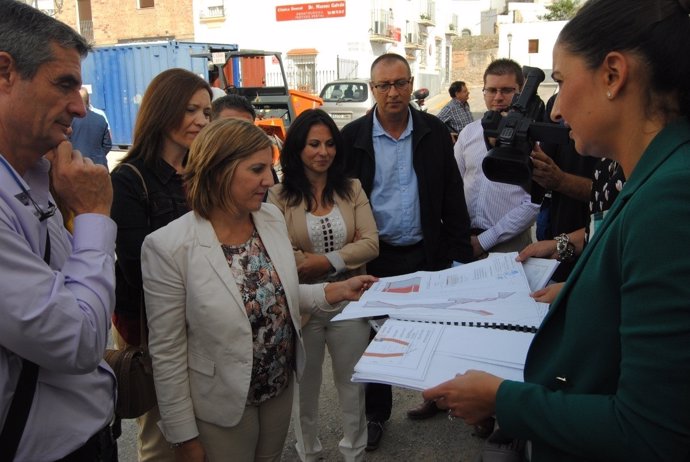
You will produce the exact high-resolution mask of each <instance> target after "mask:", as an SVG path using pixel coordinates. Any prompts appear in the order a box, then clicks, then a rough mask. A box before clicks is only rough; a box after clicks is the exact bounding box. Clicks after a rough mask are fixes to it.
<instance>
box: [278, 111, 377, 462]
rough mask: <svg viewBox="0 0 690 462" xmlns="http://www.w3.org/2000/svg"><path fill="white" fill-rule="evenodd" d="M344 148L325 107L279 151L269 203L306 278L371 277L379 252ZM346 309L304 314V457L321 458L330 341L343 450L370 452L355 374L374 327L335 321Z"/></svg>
mask: <svg viewBox="0 0 690 462" xmlns="http://www.w3.org/2000/svg"><path fill="white" fill-rule="evenodd" d="M342 153H343V141H342V138H341V136H340V132H339V131H338V128H337V126H336V125H335V123H334V122H333V120H332V119H331V118H330V116H329V115H328V114H327V113H326V112H324V111H322V110H320V109H310V110H307V111H305V112H303V113H302V114H300V116H299V117H297V118H296V119H295V120H294V121H293V123H292V124H291V125H290V129H289V130H288V134H287V137H286V138H285V144H284V145H283V149H282V151H281V155H280V163H281V166H282V172H283V183H282V184H279V185H276V186H274V187H273V188H271V190H270V191H269V195H268V200H269V202H271V203H273V204H275V205H277V206H278V208H279V209H280V210H281V211H282V212H283V214H284V215H285V221H286V223H287V226H288V232H289V234H290V241H291V242H292V247H293V250H294V253H295V261H296V263H297V271H298V274H299V278H300V282H301V283H305V282H326V281H338V280H342V279H347V278H348V277H350V276H352V275H355V274H364V273H365V270H366V268H365V264H366V263H367V262H368V261H370V260H372V259H374V258H376V256H377V255H378V231H377V229H376V223H375V221H374V216H373V214H372V211H371V207H370V206H369V200H368V199H367V196H366V194H365V193H364V191H363V190H362V186H361V184H360V183H359V181H358V180H355V179H350V178H347V177H346V176H345V172H344V158H343V154H342ZM341 308H342V307H337V309H334V310H328V311H324V310H317V311H315V312H314V313H312V314H311V316H309V317H308V318H305V319H303V323H305V325H304V327H303V339H304V347H305V350H306V359H307V361H306V366H305V371H304V377H303V378H302V381H301V382H300V387H299V419H298V420H297V421H296V425H295V426H296V431H295V433H296V436H297V452H298V454H299V455H300V458H301V459H302V460H316V458H317V457H318V454H319V453H320V451H321V449H322V448H321V442H320V441H319V438H318V415H319V409H318V403H319V390H320V388H321V377H322V368H323V359H324V353H325V348H326V346H328V351H329V353H330V355H331V359H332V366H333V377H334V381H335V386H336V389H337V390H338V396H339V398H340V407H341V409H342V413H343V433H344V435H343V438H342V439H341V441H340V445H339V446H340V452H341V453H342V455H343V456H344V458H345V460H346V461H358V460H362V459H363V457H364V448H365V446H366V442H367V425H366V424H367V422H366V415H365V413H364V388H363V385H361V384H357V383H353V382H351V381H350V377H351V376H352V372H353V369H354V366H355V364H356V363H357V361H358V359H359V358H360V357H361V355H362V353H363V352H364V350H365V349H366V346H367V343H368V341H369V325H368V323H367V322H366V320H363V319H354V320H348V321H339V322H332V321H331V319H332V318H333V317H334V316H335V315H336V314H337V313H338V312H339V311H340V309H341Z"/></svg>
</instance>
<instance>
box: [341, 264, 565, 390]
mask: <svg viewBox="0 0 690 462" xmlns="http://www.w3.org/2000/svg"><path fill="white" fill-rule="evenodd" d="M516 255H517V254H515V253H510V254H494V255H492V256H491V258H488V259H485V260H481V261H478V262H474V263H470V264H467V265H462V266H460V267H456V268H451V269H448V270H444V271H438V272H417V273H412V274H407V275H402V276H397V277H391V278H382V279H380V280H379V282H378V283H377V284H375V285H374V287H372V289H370V290H369V291H367V293H365V294H364V296H362V298H361V299H360V300H359V302H356V303H351V304H350V305H348V306H347V307H346V308H345V309H344V310H343V312H342V313H341V314H340V315H338V316H337V317H336V318H334V320H337V319H352V318H358V317H368V316H382V315H387V316H389V319H388V320H387V321H385V323H383V325H381V326H380V328H379V330H378V332H377V334H376V336H375V338H374V339H373V340H372V341H371V343H370V344H369V346H368V347H367V349H366V351H365V352H364V354H363V355H362V357H361V359H360V360H359V362H358V363H357V365H356V366H355V369H354V374H353V376H352V380H353V381H355V382H379V383H387V384H390V385H396V386H401V387H405V388H412V389H418V390H423V389H425V388H429V387H432V386H435V385H437V384H439V383H441V382H444V381H446V380H450V379H452V378H453V377H454V376H455V374H458V373H464V372H465V371H467V370H468V369H478V370H483V371H486V372H489V373H492V374H495V375H498V376H500V377H503V378H506V379H510V380H522V373H523V368H524V363H525V357H526V356H527V350H528V349H529V345H530V343H531V342H532V338H533V337H534V333H535V332H536V331H537V329H538V327H539V325H540V324H541V322H542V320H543V319H544V317H545V316H546V313H547V312H548V305H546V304H544V303H537V302H535V301H534V299H533V298H531V297H530V296H529V294H530V293H531V292H532V291H533V290H535V289H536V288H539V287H538V285H543V284H545V283H546V281H548V279H549V278H550V276H551V274H553V270H555V267H556V264H553V263H552V262H550V261H544V262H541V261H535V262H533V267H532V268H528V272H530V276H529V277H528V276H527V274H526V271H525V268H524V267H523V265H522V264H520V263H518V262H516V261H515V256H516ZM530 279H531V280H530ZM535 284H537V287H535Z"/></svg>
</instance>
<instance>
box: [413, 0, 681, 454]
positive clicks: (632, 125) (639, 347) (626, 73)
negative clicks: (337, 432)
mask: <svg viewBox="0 0 690 462" xmlns="http://www.w3.org/2000/svg"><path fill="white" fill-rule="evenodd" d="M688 13H690V0H647V1H644V2H642V1H637V2H630V1H628V0H590V1H589V2H588V3H586V4H585V5H584V6H583V7H582V9H581V10H580V11H579V12H578V14H577V15H576V17H575V18H574V19H573V20H571V21H570V22H569V23H568V24H567V25H566V26H565V27H564V29H563V31H562V32H561V34H560V36H559V38H558V41H557V42H556V46H555V48H554V63H553V78H554V80H555V81H556V82H558V84H559V87H560V92H559V96H558V99H557V101H556V104H555V107H554V110H553V112H552V117H553V118H555V119H556V120H561V119H562V120H563V121H564V122H565V123H566V124H568V125H569V126H570V127H571V129H572V131H571V137H572V138H573V139H574V140H575V145H576V148H577V151H578V152H581V153H584V154H594V153H607V157H611V158H613V159H614V160H616V161H618V162H619V163H620V165H621V167H622V168H623V171H624V173H625V176H626V178H628V182H627V183H626V184H625V187H624V188H623V190H622V192H621V193H620V195H619V196H618V198H617V200H616V201H615V202H614V204H613V206H612V208H611V209H610V210H609V213H608V215H607V216H606V218H605V219H604V221H603V223H602V224H601V225H600V228H599V229H598V230H597V232H596V234H595V235H594V237H593V239H592V241H591V242H590V243H589V245H588V246H587V248H586V249H585V251H584V253H583V255H582V256H581V258H580V261H579V262H578V264H577V266H576V267H575V268H574V270H573V272H572V274H571V275H570V277H569V279H568V281H567V282H566V285H565V287H564V288H563V290H562V291H561V293H560V294H559V296H558V297H557V298H556V300H555V301H554V303H553V304H552V306H551V309H550V312H549V314H548V315H547V317H546V319H545V320H544V322H543V324H542V326H541V328H540V329H539V332H538V333H537V334H536V336H535V338H534V341H533V342H532V346H531V348H530V351H529V354H528V357H527V362H526V365H525V376H524V378H525V382H524V383H522V382H514V381H509V380H503V379H501V378H499V377H495V376H492V375H490V374H486V373H483V372H479V371H468V372H466V373H464V374H459V375H458V376H457V377H456V378H455V379H453V380H451V381H448V382H446V383H443V384H441V385H439V386H437V387H434V388H431V389H429V390H426V391H425V392H424V397H425V398H426V399H435V400H436V401H437V403H439V405H441V406H443V407H444V408H448V409H449V413H450V415H451V416H456V417H461V418H463V419H465V421H466V422H468V423H475V422H477V421H480V420H481V419H483V418H485V417H487V416H490V415H492V414H495V415H496V418H497V421H498V424H499V426H500V427H501V429H502V430H503V431H504V432H506V433H508V434H510V435H512V436H514V437H518V438H522V439H526V440H530V441H531V449H532V450H531V460H532V461H535V462H538V461H584V460H601V461H646V462H647V461H688V460H690V245H689V243H690V187H689V185H690V120H689V116H690V93H689V92H688V82H690V60H688V59H687V58H686V56H687V50H689V49H690V18H689V17H688ZM461 372H462V371H461Z"/></svg>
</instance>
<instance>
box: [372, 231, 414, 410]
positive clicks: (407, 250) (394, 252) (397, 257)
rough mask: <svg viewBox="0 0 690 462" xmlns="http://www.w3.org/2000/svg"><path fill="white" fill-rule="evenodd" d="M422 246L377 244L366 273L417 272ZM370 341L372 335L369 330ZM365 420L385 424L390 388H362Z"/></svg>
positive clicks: (393, 274)
mask: <svg viewBox="0 0 690 462" xmlns="http://www.w3.org/2000/svg"><path fill="white" fill-rule="evenodd" d="M425 262H426V256H425V254H424V245H423V243H422V242H419V243H417V244H415V245H411V246H404V247H400V246H392V245H389V244H386V243H385V242H382V241H379V256H378V257H377V258H376V259H374V260H372V261H370V262H369V263H367V273H369V274H372V275H374V276H377V277H389V276H399V275H401V274H407V273H414V272H415V271H421V270H423V269H424V267H425ZM370 335H371V338H374V335H375V332H374V331H373V329H372V331H371V334H370ZM364 394H365V408H366V414H367V420H368V421H372V422H385V421H387V420H388V419H390V416H391V409H392V408H393V390H392V388H391V386H390V385H385V384H382V383H367V384H365V387H364Z"/></svg>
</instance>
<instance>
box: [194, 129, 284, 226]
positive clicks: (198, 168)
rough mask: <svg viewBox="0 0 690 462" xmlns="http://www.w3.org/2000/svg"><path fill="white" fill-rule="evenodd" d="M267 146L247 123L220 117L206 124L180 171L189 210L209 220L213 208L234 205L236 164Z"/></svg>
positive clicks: (262, 136) (259, 132)
mask: <svg viewBox="0 0 690 462" xmlns="http://www.w3.org/2000/svg"><path fill="white" fill-rule="evenodd" d="M270 147H271V140H270V139H269V138H268V136H266V134H265V133H264V131H263V130H261V129H260V128H259V127H257V126H255V125H254V124H252V123H250V122H247V121H244V120H240V119H219V120H216V121H214V122H212V123H210V124H209V125H207V126H206V127H205V128H204V129H203V130H201V132H200V133H199V135H197V137H196V139H195V140H194V142H192V146H191V148H190V150H189V158H188V160H187V165H186V166H185V169H184V173H183V174H182V177H183V179H184V182H185V187H186V190H187V201H188V202H189V206H190V207H191V208H192V210H194V211H195V212H196V213H198V214H199V215H200V216H201V217H203V218H206V219H208V218H209V216H210V214H211V211H212V210H213V209H215V208H219V209H222V210H232V209H233V208H235V204H234V203H233V200H232V197H230V185H231V182H232V178H233V176H234V174H235V170H236V169H237V164H239V163H240V162H241V161H242V160H244V159H246V158H247V157H249V156H251V155H252V154H254V153H255V152H257V151H261V150H262V149H266V148H270Z"/></svg>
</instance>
